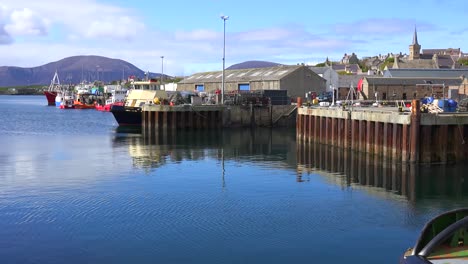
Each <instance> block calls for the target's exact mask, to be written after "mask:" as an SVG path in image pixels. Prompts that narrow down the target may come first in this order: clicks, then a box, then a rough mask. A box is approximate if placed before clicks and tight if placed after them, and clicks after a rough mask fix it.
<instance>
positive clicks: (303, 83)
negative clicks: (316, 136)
mask: <svg viewBox="0 0 468 264" xmlns="http://www.w3.org/2000/svg"><path fill="white" fill-rule="evenodd" d="M222 76H223V72H222V71H216V72H203V73H196V74H193V75H191V76H189V77H187V78H184V79H183V80H182V81H180V82H179V83H178V84H177V90H178V91H194V90H195V91H199V92H207V93H214V92H215V91H216V90H218V89H219V90H222ZM256 90H287V94H288V96H289V97H291V98H296V97H302V98H305V94H306V93H308V92H316V93H320V92H323V91H325V90H326V80H325V79H324V78H322V77H320V76H319V75H318V74H316V73H315V72H313V71H312V70H311V69H309V68H308V67H307V66H304V65H294V66H284V65H283V66H277V67H270V68H255V69H240V70H225V73H224V93H231V92H237V91H256Z"/></svg>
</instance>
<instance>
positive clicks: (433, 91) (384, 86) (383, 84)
mask: <svg viewBox="0 0 468 264" xmlns="http://www.w3.org/2000/svg"><path fill="white" fill-rule="evenodd" d="M466 83H467V80H466V78H465V77H455V78H453V77H452V78H449V77H446V78H437V77H432V78H423V77H412V78H411V77H403V78H399V77H390V78H386V77H380V78H379V77H365V78H364V79H363V82H362V93H363V94H365V95H366V96H367V99H369V100H375V99H376V98H375V94H377V99H378V100H412V99H420V98H423V97H425V96H434V97H436V98H443V97H445V98H450V97H451V96H449V95H450V94H451V92H450V91H453V92H456V93H457V94H460V93H463V92H464V91H465V90H466V88H465V85H464V84H466ZM457 97H458V95H457ZM454 99H457V98H454Z"/></svg>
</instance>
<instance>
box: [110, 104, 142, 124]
mask: <svg viewBox="0 0 468 264" xmlns="http://www.w3.org/2000/svg"><path fill="white" fill-rule="evenodd" d="M110 111H111V113H112V114H113V115H114V118H115V120H116V121H117V123H118V124H119V126H141V121H142V119H141V108H127V107H125V106H121V105H112V107H111V109H110Z"/></svg>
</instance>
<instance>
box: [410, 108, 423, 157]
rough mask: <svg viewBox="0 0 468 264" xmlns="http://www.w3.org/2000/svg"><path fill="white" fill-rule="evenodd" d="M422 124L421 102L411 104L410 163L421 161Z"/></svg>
mask: <svg viewBox="0 0 468 264" xmlns="http://www.w3.org/2000/svg"><path fill="white" fill-rule="evenodd" d="M420 124H421V110H420V105H419V100H413V101H412V102H411V134H410V162H418V161H419V139H420V135H419V129H420V127H419V126H420Z"/></svg>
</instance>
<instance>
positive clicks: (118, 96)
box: [96, 85, 127, 112]
mask: <svg viewBox="0 0 468 264" xmlns="http://www.w3.org/2000/svg"><path fill="white" fill-rule="evenodd" d="M104 88H105V89H107V88H110V89H109V90H110V91H107V92H106V94H108V95H109V98H107V99H106V102H105V104H96V110H98V111H103V112H110V109H111V107H112V106H113V105H120V106H123V105H124V103H125V97H126V96H127V89H126V88H124V87H122V86H120V85H117V86H115V87H104Z"/></svg>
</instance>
